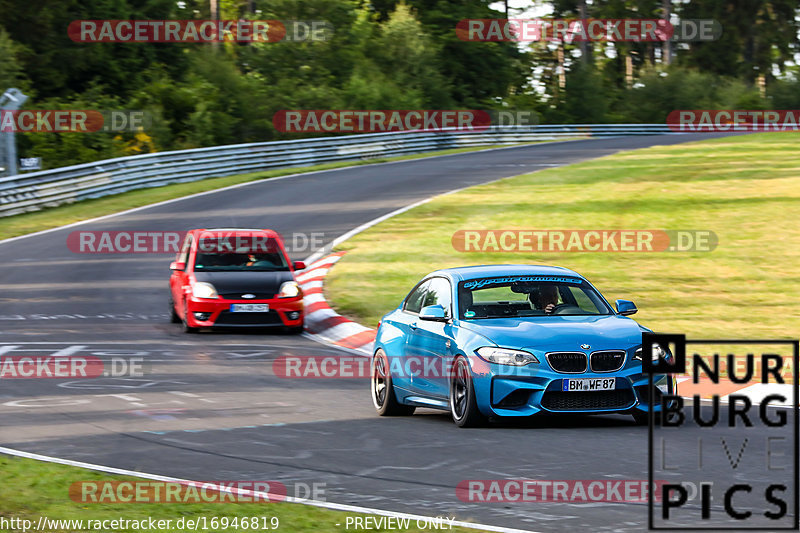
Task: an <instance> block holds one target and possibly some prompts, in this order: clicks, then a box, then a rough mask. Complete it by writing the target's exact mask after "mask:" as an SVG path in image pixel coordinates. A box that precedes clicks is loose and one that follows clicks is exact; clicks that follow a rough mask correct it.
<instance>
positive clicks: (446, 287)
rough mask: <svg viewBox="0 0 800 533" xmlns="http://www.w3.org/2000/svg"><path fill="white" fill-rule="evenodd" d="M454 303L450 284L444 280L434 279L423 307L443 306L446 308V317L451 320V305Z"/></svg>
mask: <svg viewBox="0 0 800 533" xmlns="http://www.w3.org/2000/svg"><path fill="white" fill-rule="evenodd" d="M452 301H453V298H452V295H451V290H450V282H449V281H447V280H446V279H444V278H432V279H431V281H430V284H429V285H428V292H427V294H425V299H424V301H423V303H422V307H427V306H429V305H441V306H442V307H444V313H445V315H444V316H446V317H447V318H450V317H451V316H452V313H451V312H450V304H451V303H452Z"/></svg>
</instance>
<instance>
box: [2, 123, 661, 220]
mask: <svg viewBox="0 0 800 533" xmlns="http://www.w3.org/2000/svg"><path fill="white" fill-rule="evenodd" d="M670 133H675V132H673V131H671V130H670V129H669V128H667V126H666V125H664V124H576V125H545V126H492V127H490V128H488V129H486V130H484V131H439V132H414V131H410V132H394V133H369V134H363V135H348V136H340V137H321V138H313V139H300V140H297V141H272V142H261V143H250V144H234V145H228V146H215V147H211V148H197V149H193V150H180V151H173V152H159V153H155V154H144V155H136V156H130V157H119V158H116V159H106V160H103V161H95V162H93V163H85V164H82V165H74V166H70V167H62V168H56V169H52V170H44V171H40V172H32V173H28V174H20V175H16V176H8V177H5V178H0V217H4V216H9V215H15V214H19V213H24V212H26V211H36V210H39V209H42V208H43V207H52V206H57V205H60V204H65V203H70V202H76V201H79V200H85V199H89V198H99V197H101V196H106V195H109V194H117V193H121V192H126V191H130V190H134V189H142V188H146V187H158V186H161V185H166V184H169V183H183V182H189V181H197V180H202V179H207V178H218V177H223V176H231V175H234V174H244V173H250V172H259V171H264V170H270V169H275V168H285V167H302V166H309V165H316V164H320V163H331V162H336V161H353V160H359V159H374V158H379V157H388V156H397V155H404V154H415V153H423V152H432V151H436V150H446V149H451V148H465V147H470V146H482V145H498V144H500V145H502V144H518V143H525V142H532V141H542V140H554V139H558V138H563V137H575V136H587V137H612V136H622V135H660V134H670Z"/></svg>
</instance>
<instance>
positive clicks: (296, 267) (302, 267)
mask: <svg viewBox="0 0 800 533" xmlns="http://www.w3.org/2000/svg"><path fill="white" fill-rule="evenodd" d="M292 268H293V269H294V270H305V269H306V264H305V263H304V262H302V261H295V262H294V263H293V264H292Z"/></svg>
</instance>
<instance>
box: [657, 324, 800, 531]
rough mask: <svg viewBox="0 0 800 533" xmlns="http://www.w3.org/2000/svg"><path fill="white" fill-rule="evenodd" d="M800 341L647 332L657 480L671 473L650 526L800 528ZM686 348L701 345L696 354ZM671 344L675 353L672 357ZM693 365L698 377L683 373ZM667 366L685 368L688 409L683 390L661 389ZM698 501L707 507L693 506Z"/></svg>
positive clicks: (683, 384)
mask: <svg viewBox="0 0 800 533" xmlns="http://www.w3.org/2000/svg"><path fill="white" fill-rule="evenodd" d="M799 344H800V343H798V341H797V340H772V339H769V340H763V339H761V340H686V338H685V336H684V335H667V334H656V333H643V334H642V350H643V353H642V365H643V372H644V373H646V374H648V375H649V381H650V386H649V387H648V388H649V390H650V401H649V402H648V404H649V415H650V416H649V418H650V420H649V432H648V474H649V483H650V486H652V484H653V481H654V479H656V476H658V478H661V479H664V478H665V477H666V476H665V474H666V475H668V476H669V477H670V478H671V479H670V480H669V482H668V483H665V484H664V485H662V486H661V489H662V498H661V499H660V501H654V498H653V497H652V495H650V497H648V511H649V512H648V526H649V529H651V530H714V531H743V530H761V531H764V530H767V531H779V530H791V531H795V530H797V529H798V528H799V527H800V516H798V509H800V500H798V494H799V493H798V483H799V481H798V474H799V473H800V472H799V470H800V469H799V468H798V466H800V457H799V454H798V439H799V438H800V435H798V418H799V416H798V376H797V368H798V352H799V351H800V349H799V348H798V345H799ZM687 346H692V350H691V352H692V353H691V355H690V356H689V357H688V358H687ZM663 348H668V349H667V351H666V353H668V354H672V355H671V357H669V356H667V357H664V356H663V354H664V353H665V352H664V351H663ZM759 352H760V353H759ZM654 353H655V355H656V359H653V356H654ZM687 362H688V363H689V364H688V365H687ZM687 370H688V375H689V377H688V378H686V379H684V380H683V381H681V379H680V376H682V375H683V376H685V375H687ZM659 374H675V375H677V376H679V380H678V383H679V385H678V388H679V390H680V391H681V392H682V396H684V397H690V398H691V406H689V405H688V404H687V405H686V406H685V407H684V404H685V401H686V400H685V399H684V397H682V396H681V395H679V394H672V393H670V394H665V393H661V392H659V391H657V390H655V389H654V386H653V385H654V375H659ZM687 391H688V392H687ZM710 391H714V392H715V393H714V394H709V392H710ZM659 396H660V398H659ZM721 399H722V400H721ZM726 400H727V406H725V401H726ZM654 403H655V404H657V405H658V404H660V406H661V411H660V412H656V411H654V409H653V408H654ZM725 407H727V409H726V408H725ZM656 417H659V418H658V419H657V418H656ZM681 467H683V468H681ZM693 476H694V477H693ZM696 481H699V483H697V482H696ZM690 487H691V488H692V492H693V494H691V495H690V494H689V492H690V490H689V488H690ZM697 487H699V488H697ZM698 496H699V498H698ZM690 500H699V505H698V504H694V505H691V504H687V502H689V501H690Z"/></svg>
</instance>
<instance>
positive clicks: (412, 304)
mask: <svg viewBox="0 0 800 533" xmlns="http://www.w3.org/2000/svg"><path fill="white" fill-rule="evenodd" d="M430 284H431V282H430V281H426V282H424V283H422V284H421V285H420V286H419V287H417V288H416V289H414V291H413V292H412V293H411V294H409V295H408V298H406V303H405V304H404V305H403V309H405V310H406V311H408V312H409V313H419V310H420V309H422V301H423V298H424V297H425V292H426V291H427V290H428V287H429V286H430Z"/></svg>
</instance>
